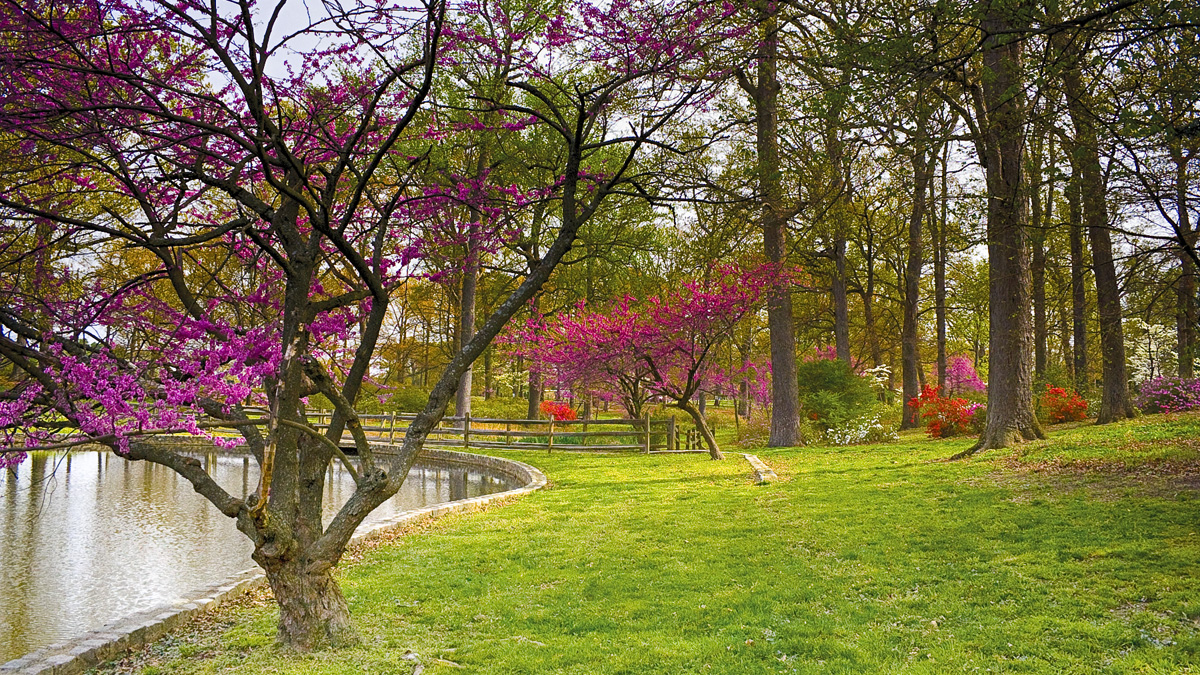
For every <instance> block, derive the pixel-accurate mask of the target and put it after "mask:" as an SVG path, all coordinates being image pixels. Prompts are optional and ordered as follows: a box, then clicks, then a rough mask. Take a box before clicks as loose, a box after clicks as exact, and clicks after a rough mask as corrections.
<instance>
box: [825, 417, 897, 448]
mask: <svg viewBox="0 0 1200 675" xmlns="http://www.w3.org/2000/svg"><path fill="white" fill-rule="evenodd" d="M886 416H887V412H886V411H885V410H883V409H880V408H876V409H875V410H873V411H871V412H868V413H866V414H864V415H861V416H859V417H857V418H855V419H852V420H850V421H848V422H844V423H842V424H839V425H836V426H832V427H830V428H829V430H828V431H827V432H825V438H826V440H827V441H829V444H830V445H855V444H858V443H883V442H885V441H894V440H896V439H897V438H899V436H898V435H897V434H896V426H895V425H894V424H889V423H888V422H887V421H886V420H885V417H886Z"/></svg>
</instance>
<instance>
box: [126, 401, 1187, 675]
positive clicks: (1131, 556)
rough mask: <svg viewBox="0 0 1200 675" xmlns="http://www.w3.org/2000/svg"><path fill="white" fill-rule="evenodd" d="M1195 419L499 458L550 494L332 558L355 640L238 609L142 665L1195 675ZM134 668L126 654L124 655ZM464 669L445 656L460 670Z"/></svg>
mask: <svg viewBox="0 0 1200 675" xmlns="http://www.w3.org/2000/svg"><path fill="white" fill-rule="evenodd" d="M1197 438H1200V420H1198V419H1197V418H1196V417H1185V418H1181V419H1176V420H1166V419H1162V418H1157V419H1150V420H1141V421H1137V422H1133V423H1125V424H1119V425H1113V426H1110V427H1107V428H1103V429H1097V428H1093V427H1077V428H1073V429H1065V430H1058V431H1053V432H1052V438H1051V440H1050V441H1048V442H1040V443H1035V444H1030V445H1028V446H1026V447H1024V448H1022V450H1021V451H1020V452H1019V453H1013V452H1008V451H1004V452H992V453H987V454H985V455H983V456H982V457H979V458H976V459H973V460H970V461H965V462H956V463H947V462H943V461H939V460H940V459H941V458H944V457H947V456H949V455H951V454H953V453H954V452H957V451H958V450H961V449H962V448H963V447H965V446H966V445H967V444H968V443H969V441H965V440H961V441H954V440H950V441H930V440H926V439H924V438H922V437H920V436H915V435H914V436H908V437H906V438H904V439H902V440H901V441H900V442H898V443H894V444H889V445H886V446H870V447H852V448H838V449H827V448H803V449H794V450H779V451H776V450H762V451H759V453H758V454H759V455H760V456H761V457H762V458H763V459H764V460H765V461H766V462H767V463H768V464H771V465H772V466H773V467H774V468H775V470H776V472H777V473H779V475H780V477H781V478H782V480H781V481H780V482H778V483H775V484H771V485H767V486H758V487H756V486H753V485H751V484H750V481H749V468H748V465H747V464H746V462H745V461H744V460H742V459H741V458H740V457H738V456H731V458H730V459H728V460H727V461H724V462H711V461H709V460H707V459H705V458H704V457H703V456H670V457H665V456H641V455H635V456H580V455H559V454H555V455H551V456H546V455H544V454H537V453H507V454H508V456H511V457H515V458H517V459H521V460H523V461H527V462H529V463H532V464H534V465H537V466H539V467H541V468H542V469H543V470H544V471H545V472H546V474H547V475H548V476H549V478H550V480H551V482H552V485H551V487H550V488H549V489H547V490H544V491H542V492H540V493H536V494H533V495H530V496H527V497H525V498H523V499H521V500H519V501H517V502H514V503H511V504H508V505H506V506H504V507H502V508H497V509H492V510H489V511H487V512H484V513H478V514H469V515H465V516H455V517H451V518H447V519H445V520H443V521H440V522H438V523H436V524H433V525H431V526H429V527H427V528H426V529H425V531H424V532H422V533H419V534H415V535H410V536H403V537H397V538H395V539H394V540H393V541H392V542H391V543H389V544H387V545H384V546H380V547H377V548H375V549H373V550H371V551H367V552H365V553H364V554H363V556H362V557H361V558H359V559H357V560H355V561H353V562H351V563H350V564H348V565H347V566H346V569H345V572H344V574H343V583H344V588H345V590H346V593H347V595H348V596H349V598H350V602H351V604H352V611H353V613H354V616H355V620H356V622H357V626H358V628H359V629H360V631H361V633H362V636H363V645H362V646H361V647H358V648H355V649H350V650H342V651H338V652H324V653H318V654H314V655H308V656H287V655H282V654H280V653H278V652H277V651H276V650H275V649H274V648H273V646H272V640H273V629H274V625H273V623H274V616H273V614H272V611H271V607H270V605H269V603H266V602H263V601H260V602H244V603H241V604H240V605H239V606H237V607H235V608H232V609H229V610H224V614H222V615H221V616H219V617H217V618H216V620H214V621H213V622H210V623H209V624H207V626H202V627H199V628H197V629H193V630H190V631H188V632H186V633H183V634H180V635H177V636H175V637H173V638H171V639H169V640H167V641H165V642H163V643H161V644H160V645H158V646H156V647H155V649H154V650H153V651H152V652H150V653H149V654H145V655H142V656H141V657H140V658H139V659H138V660H137V661H136V663H137V664H139V667H140V670H141V672H143V673H161V672H172V673H175V672H178V673H216V672H238V673H249V674H256V673H305V674H316V673H373V674H387V673H405V674H407V673H409V672H411V671H412V662H411V661H406V660H403V659H402V658H401V657H402V656H403V655H404V654H405V652H406V651H412V652H415V653H416V654H417V655H419V658H420V659H421V661H422V662H423V663H424V664H425V667H426V670H425V672H426V673H441V672H445V673H453V672H477V673H589V674H591V673H739V674H741V673H779V672H785V673H792V672H796V673H809V672H813V673H816V672H820V673H877V672H900V671H903V672H911V673H945V672H1013V673H1026V672H1044V673H1064V672H1068V673H1091V672H1106V673H1107V672H1114V673H1125V672H1129V673H1134V672H1136V673H1178V672H1192V671H1193V670H1200V653H1198V652H1200V634H1198V631H1200V536H1198V535H1197V531H1198V529H1200V499H1197V497H1198V496H1200V493H1198V492H1197V482H1196V481H1195V469H1196V467H1198V466H1200V443H1198V442H1197V440H1196V439H1197ZM126 665H128V664H126ZM460 667H461V668H460Z"/></svg>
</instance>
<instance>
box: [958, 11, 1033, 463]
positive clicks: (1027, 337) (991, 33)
mask: <svg viewBox="0 0 1200 675" xmlns="http://www.w3.org/2000/svg"><path fill="white" fill-rule="evenodd" d="M981 28H982V29H983V33H984V34H985V35H986V36H987V37H986V38H985V40H984V42H983V46H982V52H983V71H984V72H983V76H982V80H983V82H982V95H981V97H980V99H979V107H980V108H981V109H980V110H977V111H976V114H977V115H978V118H979V119H980V120H983V121H985V122H986V124H982V125H981V131H982V135H983V138H982V139H980V140H982V141H983V142H982V143H980V144H979V145H981V146H982V150H983V152H982V153H981V156H982V159H983V160H984V162H985V175H986V181H987V196H988V205H987V238H988V272H989V277H990V282H989V292H988V300H989V305H990V307H989V316H988V323H989V331H988V333H989V335H988V414H987V427H986V428H985V429H984V432H983V434H982V435H980V438H979V442H978V443H977V444H976V445H975V446H974V447H972V448H970V449H969V450H967V451H965V452H963V453H960V454H959V455H956V457H962V456H966V455H969V454H972V453H974V452H976V451H978V450H981V449H987V448H1004V447H1008V446H1009V445H1012V444H1013V443H1015V442H1018V441H1020V440H1021V439H1026V440H1032V439H1035V438H1043V437H1044V436H1045V434H1044V433H1043V431H1042V428H1041V425H1039V424H1038V421H1037V417H1036V416H1035V415H1034V408H1033V360H1032V358H1031V357H1032V351H1033V344H1032V343H1033V330H1032V329H1033V326H1032V322H1031V320H1030V319H1031V317H1030V314H1031V309H1032V307H1031V304H1032V303H1031V298H1030V273H1029V242H1028V241H1027V234H1026V232H1025V227H1024V223H1022V215H1023V212H1024V209H1023V208H1022V203H1021V200H1022V197H1021V187H1022V179H1021V172H1022V171H1021V170H1022V164H1023V161H1022V151H1023V135H1024V130H1025V120H1024V113H1023V109H1022V108H1023V106H1022V102H1021V100H1020V98H1019V97H1020V91H1021V85H1022V82H1021V46H1022V41H1021V39H1020V38H1019V37H1018V36H1017V35H1016V34H1015V32H1014V29H1016V28H1018V26H1016V25H1014V22H1013V21H1012V20H1011V19H1010V17H1009V16H1007V15H1006V14H1005V13H1004V11H1003V9H1002V8H1000V7H998V6H997V5H990V6H989V7H988V9H987V14H986V16H985V17H984V19H983V22H982V26H981Z"/></svg>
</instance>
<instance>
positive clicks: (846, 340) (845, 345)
mask: <svg viewBox="0 0 1200 675" xmlns="http://www.w3.org/2000/svg"><path fill="white" fill-rule="evenodd" d="M838 227H839V228H840V227H842V224H841V223H840V222H839V223H838ZM831 291H832V295H833V343H834V349H835V350H836V351H837V357H838V358H839V359H841V360H842V361H845V362H846V363H850V362H851V360H852V357H851V356H850V299H849V294H848V293H847V292H846V239H845V237H842V236H841V235H840V233H839V235H838V237H837V240H836V241H834V243H833V284H832V288H831Z"/></svg>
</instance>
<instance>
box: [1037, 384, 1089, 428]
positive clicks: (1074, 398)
mask: <svg viewBox="0 0 1200 675" xmlns="http://www.w3.org/2000/svg"><path fill="white" fill-rule="evenodd" d="M1038 403H1039V405H1040V407H1041V410H1042V415H1043V416H1044V417H1045V418H1046V419H1047V420H1049V421H1050V422H1051V423H1052V424H1058V423H1059V422H1078V421H1080V420H1084V419H1087V411H1088V402H1087V401H1085V400H1084V399H1083V397H1082V396H1080V395H1079V392H1076V391H1071V392H1068V391H1067V390H1066V389H1063V388H1062V387H1053V386H1050V385H1046V391H1045V392H1044V393H1043V394H1042V397H1041V399H1040V400H1039V401H1038Z"/></svg>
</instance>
